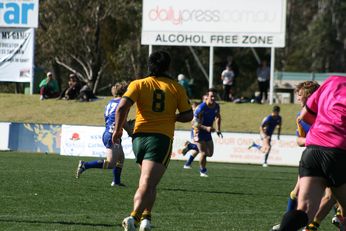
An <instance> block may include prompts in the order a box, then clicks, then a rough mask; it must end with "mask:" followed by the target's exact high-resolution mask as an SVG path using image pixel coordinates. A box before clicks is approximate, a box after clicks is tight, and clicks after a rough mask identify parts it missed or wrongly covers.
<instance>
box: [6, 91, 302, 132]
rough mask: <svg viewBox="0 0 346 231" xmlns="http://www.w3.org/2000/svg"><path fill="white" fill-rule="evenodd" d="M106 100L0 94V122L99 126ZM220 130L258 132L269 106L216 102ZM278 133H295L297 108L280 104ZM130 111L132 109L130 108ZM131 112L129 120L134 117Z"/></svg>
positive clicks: (108, 98) (178, 126) (132, 111)
mask: <svg viewBox="0 0 346 231" xmlns="http://www.w3.org/2000/svg"><path fill="white" fill-rule="evenodd" d="M110 99H111V98H110V97H105V98H102V99H100V100H97V101H95V102H89V103H80V102H76V101H65V100H55V99H51V100H44V101H40V100H39V96H38V95H21V94H0V111H1V113H0V121H1V122H32V123H48V124H73V125H98V126H102V125H103V123H104V120H103V110H104V107H105V105H106V104H107V102H108V100H110ZM220 105H221V115H222V130H223V131H232V132H254V133H257V132H258V128H259V125H260V123H261V121H262V119H263V117H264V116H266V115H268V114H270V112H271V108H272V105H259V104H247V103H246V104H234V103H224V102H220ZM280 107H281V115H282V118H283V128H282V134H295V116H296V113H297V112H298V110H299V105H296V104H282V105H280ZM133 109H134V107H133ZM134 116H135V114H134V110H131V112H130V115H129V117H131V118H134ZM176 128H177V129H186V130H187V129H190V124H189V123H186V124H182V123H177V124H176Z"/></svg>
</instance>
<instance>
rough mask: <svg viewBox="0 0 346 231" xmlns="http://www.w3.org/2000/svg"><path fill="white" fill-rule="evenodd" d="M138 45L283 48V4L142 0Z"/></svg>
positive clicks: (270, 1) (235, 0) (265, 0)
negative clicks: (140, 30)
mask: <svg viewBox="0 0 346 231" xmlns="http://www.w3.org/2000/svg"><path fill="white" fill-rule="evenodd" d="M142 13H143V14H142V15H143V16H142V17H143V18H142V23H143V25H142V44H147V45H177V46H221V47H222V46H224V47H232V46H233V47H240V46H241V47H284V46H285V27H286V26H285V25H286V0H262V1H256V0H242V1H238V0H213V1H210V0H189V1H186V0H175V1H166V0H144V1H143V12H142Z"/></svg>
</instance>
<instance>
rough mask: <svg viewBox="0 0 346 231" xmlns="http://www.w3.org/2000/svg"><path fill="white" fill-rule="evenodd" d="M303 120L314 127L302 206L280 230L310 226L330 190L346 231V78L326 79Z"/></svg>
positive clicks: (302, 167)
mask: <svg viewBox="0 0 346 231" xmlns="http://www.w3.org/2000/svg"><path fill="white" fill-rule="evenodd" d="M300 118H301V119H303V120H304V121H306V122H308V123H309V124H312V126H311V128H310V131H309V133H308V134H307V137H306V144H305V146H306V149H305V150H304V152H303V155H302V157H301V160H300V164H299V176H300V183H299V187H300V191H299V196H298V207H297V210H294V211H291V212H287V213H286V214H285V215H284V217H283V219H282V222H281V228H280V231H296V230H298V229H300V228H302V227H304V226H306V225H308V224H309V223H310V222H311V221H312V220H313V217H314V215H315V213H316V212H317V210H318V208H319V205H320V201H321V198H322V197H323V194H324V190H325V188H326V187H330V188H331V189H332V192H333V196H334V197H335V199H336V200H337V201H338V202H339V204H340V206H341V212H342V216H343V219H341V223H340V231H346V219H345V216H346V77H345V76H330V77H329V78H328V79H326V80H325V82H324V83H323V84H322V85H321V87H320V88H319V89H318V90H317V91H316V92H315V93H314V94H313V95H311V96H310V98H309V99H308V101H307V103H306V106H305V107H304V108H303V109H302V112H301V115H300Z"/></svg>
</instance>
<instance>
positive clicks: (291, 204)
mask: <svg viewBox="0 0 346 231" xmlns="http://www.w3.org/2000/svg"><path fill="white" fill-rule="evenodd" d="M296 209H297V196H296V194H295V193H293V192H291V193H290V197H289V198H288V201H287V210H286V212H289V211H292V210H296Z"/></svg>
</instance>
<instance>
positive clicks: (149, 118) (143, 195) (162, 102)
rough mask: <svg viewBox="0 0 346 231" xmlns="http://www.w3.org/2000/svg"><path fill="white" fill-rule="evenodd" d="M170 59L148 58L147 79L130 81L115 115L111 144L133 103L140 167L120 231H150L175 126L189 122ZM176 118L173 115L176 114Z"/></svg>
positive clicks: (135, 148)
mask: <svg viewBox="0 0 346 231" xmlns="http://www.w3.org/2000/svg"><path fill="white" fill-rule="evenodd" d="M170 62H171V58H170V56H169V54H168V53H166V52H164V51H157V52H154V53H152V54H151V55H150V56H149V60H148V69H149V72H150V74H149V76H148V77H146V78H143V79H139V80H135V81H132V82H131V83H130V85H129V87H128V89H127V91H126V93H125V94H124V95H123V97H122V99H121V101H120V103H119V106H118V109H117V111H116V116H115V118H116V120H115V128H114V133H113V137H112V138H113V142H114V143H117V142H119V140H120V138H121V135H122V127H123V124H124V123H125V121H126V117H127V114H128V111H129V110H130V107H131V106H132V105H133V104H134V103H136V123H135V127H134V131H133V140H132V142H133V144H132V146H133V152H134V154H135V156H136V162H137V163H138V164H139V165H140V166H141V173H140V179H139V185H138V189H137V191H136V193H135V195H134V198H133V211H132V212H131V214H130V216H129V217H127V218H125V219H124V220H123V223H122V225H123V227H124V230H127V231H133V230H136V226H138V225H139V224H140V226H139V230H140V231H144V230H145V231H147V230H151V210H152V208H153V205H154V202H155V197H156V186H157V185H158V184H159V182H160V180H161V178H162V176H163V174H164V173H165V171H166V168H167V166H168V163H169V160H170V156H171V151H172V143H173V134H174V126H175V122H176V121H178V122H189V121H191V120H192V117H193V115H192V109H191V105H190V102H189V99H188V97H187V95H186V92H185V89H184V88H183V87H182V86H181V85H179V83H178V82H176V80H174V79H173V78H171V77H169V75H168V74H167V71H168V70H169V66H170ZM177 110H178V111H179V114H176V111H177Z"/></svg>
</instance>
